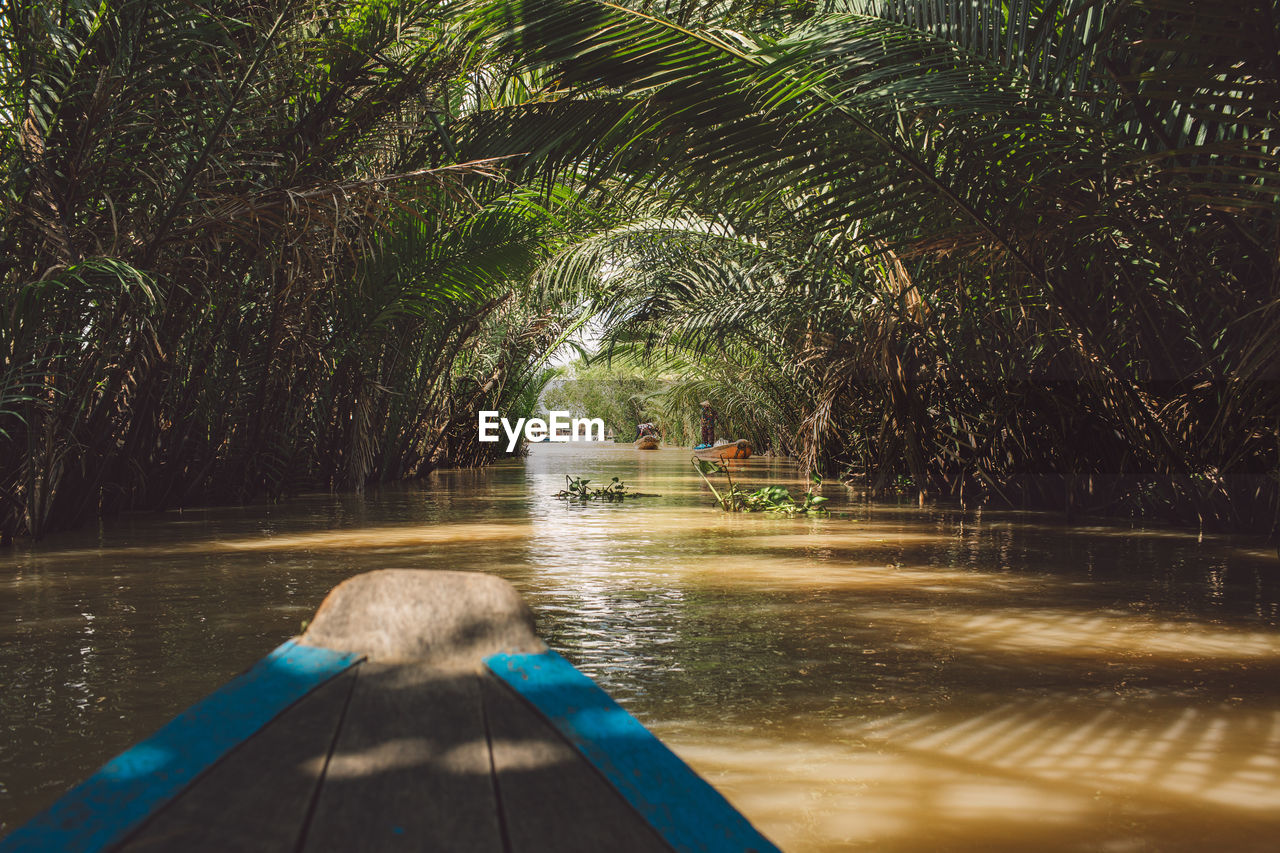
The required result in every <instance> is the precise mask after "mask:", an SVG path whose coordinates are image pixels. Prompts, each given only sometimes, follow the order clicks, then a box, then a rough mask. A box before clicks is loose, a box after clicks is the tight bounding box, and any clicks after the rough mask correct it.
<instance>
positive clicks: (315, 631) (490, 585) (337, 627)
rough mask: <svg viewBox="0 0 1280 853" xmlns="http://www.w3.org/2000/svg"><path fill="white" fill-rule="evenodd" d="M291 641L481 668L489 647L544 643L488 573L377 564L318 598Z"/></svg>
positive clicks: (380, 657) (508, 589)
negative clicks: (299, 633) (313, 613)
mask: <svg viewBox="0 0 1280 853" xmlns="http://www.w3.org/2000/svg"><path fill="white" fill-rule="evenodd" d="M299 642H301V643H303V644H305V645H313V646H321V647H323V648H326V649H337V650H340V651H348V652H357V653H359V654H362V655H365V656H366V657H368V659H369V660H370V661H373V662H376V663H381V662H390V661H415V662H421V663H432V664H435V665H436V666H440V667H446V666H447V667H470V668H472V669H473V670H479V669H481V668H482V667H481V660H482V659H483V658H484V657H485V656H486V655H491V654H494V653H496V652H513V653H522V652H523V653H536V652H542V651H546V648H547V647H546V644H545V643H543V642H542V640H540V639H538V635H537V633H535V631H534V624H533V612H532V611H531V610H529V605H527V604H525V602H524V599H522V598H521V597H520V593H518V592H516V590H515V587H513V586H511V584H509V583H507V582H506V581H504V580H503V579H502V578H500V577H497V576H495V575H486V574H482V573H480V572H441V571H421V570H412V569H382V570H380V571H376V572H366V573H365V574H362V575H357V576H356V577H353V578H350V579H348V580H345V581H343V582H342V583H341V584H339V585H338V586H337V587H335V588H334V589H333V591H332V592H330V593H329V595H328V596H326V597H325V600H324V603H322V604H321V605H320V609H319V610H317V611H316V616H315V618H314V619H312V620H311V624H310V626H308V628H307V632H306V633H305V634H304V635H303V636H302V638H301V640H299Z"/></svg>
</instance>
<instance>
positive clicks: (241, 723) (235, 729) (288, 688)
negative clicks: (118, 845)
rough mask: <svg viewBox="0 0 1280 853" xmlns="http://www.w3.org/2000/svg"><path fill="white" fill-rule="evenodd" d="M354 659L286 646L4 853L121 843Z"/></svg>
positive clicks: (80, 790) (7, 843) (103, 774)
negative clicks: (268, 724) (211, 769)
mask: <svg viewBox="0 0 1280 853" xmlns="http://www.w3.org/2000/svg"><path fill="white" fill-rule="evenodd" d="M357 660H359V655H354V654H344V653H340V652H334V651H330V650H329V649H318V648H310V647H307V646H299V645H297V644H295V643H294V642H293V641H289V642H287V643H285V644H283V645H281V646H280V647H279V648H277V649H275V651H273V652H271V654H269V655H267V656H266V657H265V658H263V659H262V660H260V661H258V662H257V663H256V664H254V665H253V667H252V668H251V669H250V670H249V671H248V672H246V673H244V674H243V675H241V676H239V677H237V678H235V679H233V680H232V681H230V682H228V683H227V684H226V685H224V686H222V687H220V688H219V689H218V690H216V691H214V692H213V693H211V694H210V695H209V696H207V697H205V698H204V699H202V700H200V701H199V702H197V703H196V704H194V705H192V706H191V707H190V708H188V709H187V710H185V711H183V712H182V713H181V714H179V715H178V716H177V717H175V718H174V719H173V720H171V721H170V722H169V723H167V724H166V725H165V726H164V727H163V728H161V729H160V730H159V731H158V732H156V733H155V734H154V735H152V736H151V737H149V738H147V739H146V740H144V741H142V742H141V743H139V744H138V745H137V746H134V747H133V748H132V749H129V750H127V751H126V752H123V753H121V754H120V755H118V756H116V757H115V758H113V759H112V760H111V761H109V762H107V764H105V765H104V766H103V767H102V769H101V770H99V771H98V772H97V773H95V774H94V775H92V776H90V777H89V778H88V779H86V780H85V781H84V782H82V783H81V784H79V785H77V786H76V787H75V788H72V789H71V791H69V792H68V793H67V794H66V795H64V796H63V797H62V798H61V799H60V800H58V801H57V802H56V803H54V804H53V805H52V806H51V807H49V809H48V810H46V811H45V812H43V813H41V814H39V815H37V816H36V817H35V818H33V819H32V820H31V821H29V822H28V823H26V824H24V825H23V826H21V827H19V828H18V829H16V830H14V831H13V832H12V833H11V834H10V835H8V836H7V837H6V838H4V839H3V840H2V841H0V851H3V853H19V851H21V852H22V853H28V852H29V853H35V852H36V851H49V850H58V851H67V853H73V851H97V850H102V849H104V848H105V847H107V846H108V845H110V844H113V843H115V842H118V841H120V840H121V839H122V838H124V837H125V836H126V835H127V834H128V833H129V832H131V831H132V830H133V829H135V828H136V827H137V826H138V825H139V824H141V823H142V822H143V821H144V820H145V819H146V818H147V817H148V816H149V815H151V814H152V813H153V812H155V810H156V809H157V808H159V807H160V806H162V805H164V804H165V803H167V802H169V801H170V800H172V799H173V798H174V796H176V795H177V794H178V792H179V791H181V790H182V789H183V788H185V787H186V786H187V785H189V784H190V783H191V782H192V781H193V780H194V779H195V778H196V777H197V776H199V775H200V774H201V773H203V772H204V771H206V770H208V769H209V768H210V767H211V766H213V764H214V763H216V762H217V761H218V760H219V759H221V758H222V757H223V756H224V755H226V754H227V753H228V752H230V751H231V750H232V749H234V748H235V747H236V746H237V745H238V744H240V743H241V742H243V741H244V740H245V739H246V738H248V737H250V736H251V735H252V734H253V733H254V732H256V731H258V730H259V729H261V728H262V727H263V726H264V725H266V724H267V723H268V722H270V721H271V720H272V719H273V718H275V717H276V716H277V715H279V714H280V712H281V711H283V710H285V709H286V708H288V707H289V706H290V705H292V704H293V703H294V702H297V701H298V700H299V699H301V698H302V697H303V696H305V695H306V694H307V693H309V692H311V691H312V690H314V689H315V688H316V687H317V686H319V685H320V684H323V683H324V682H326V681H328V680H329V679H331V678H333V677H334V676H336V675H338V674H339V673H341V672H342V671H343V670H345V669H347V668H348V667H350V666H351V665H352V664H354V663H355V662H356V661H357Z"/></svg>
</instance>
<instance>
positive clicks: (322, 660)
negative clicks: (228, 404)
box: [0, 571, 775, 853]
mask: <svg viewBox="0 0 1280 853" xmlns="http://www.w3.org/2000/svg"><path fill="white" fill-rule="evenodd" d="M460 596H461V597H463V598H466V599H467V602H468V605H469V607H468V608H463V609H459V608H456V607H451V605H450V602H451V601H452V602H455V603H456V601H457V599H458V598H459V597H460ZM477 604H479V605H482V606H481V608H480V609H481V610H483V613H484V615H483V618H477V612H478V611H477V609H476V606H477ZM424 612H425V613H427V614H428V615H431V616H434V618H433V619H428V620H426V621H423V620H422V619H421V618H420V617H421V616H422V615H423V614H424ZM459 614H463V615H461V616H460V615H459ZM773 849H775V848H773V846H772V845H771V844H770V843H769V842H768V841H767V840H765V839H764V838H763V836H761V835H760V834H759V833H758V832H757V831H756V830H755V829H754V828H753V827H751V825H750V824H749V823H748V822H747V821H746V820H745V818H743V817H742V816H741V815H739V814H738V813H737V812H736V811H734V810H733V808H732V807H731V806H730V805H729V804H728V803H727V802H726V801H725V800H724V799H723V797H721V796H720V794H718V793H717V792H716V791H715V790H714V789H713V788H711V786H709V785H708V784H707V783H706V782H705V781H703V780H702V779H701V778H699V777H698V776H697V775H696V774H694V773H693V771H692V770H690V769H689V768H688V767H687V766H686V765H685V764H684V763H683V762H681V761H680V759H679V758H677V757H676V756H675V755H674V754H673V753H671V752H670V751H669V750H668V749H667V748H666V747H665V746H663V745H662V744H661V742H659V741H658V740H656V739H655V738H654V737H653V736H652V735H651V734H649V732H648V731H647V730H645V729H644V727H643V726H641V725H640V723H639V722H637V721H636V720H635V718H634V717H632V716H631V715H629V714H627V713H626V711H624V710H623V709H621V708H620V707H618V706H617V705H616V703H614V702H613V700H612V699H610V698H609V697H608V695H607V694H605V693H604V692H603V691H602V690H600V688H599V687H597V686H596V685H595V684H594V682H592V681H591V680H590V679H589V678H587V677H586V676H584V675H582V674H581V673H580V672H578V671H577V670H576V669H574V667H573V666H572V665H571V664H569V663H568V661H566V660H564V658H562V657H560V656H559V655H558V654H556V653H555V652H553V651H549V650H547V649H546V647H545V645H543V644H542V642H541V641H540V640H539V639H537V637H536V635H535V634H534V633H533V630H532V617H531V615H530V614H529V613H528V610H527V608H526V607H525V606H524V604H523V602H522V601H520V600H519V596H518V595H517V594H516V593H515V592H514V590H512V589H511V588H510V587H509V586H508V585H507V584H505V582H503V581H500V580H498V579H497V578H493V577H491V576H487V575H467V574H464V573H453V572H404V571H397V572H373V573H370V574H369V575H362V576H360V577H357V578H354V579H352V580H351V581H348V582H347V583H345V584H343V585H342V586H340V587H339V588H338V589H337V590H335V591H334V592H333V593H331V594H330V597H329V598H328V599H326V602H325V604H324V605H322V607H321V609H320V611H319V612H318V613H317V615H316V619H315V621H314V623H313V624H312V626H311V628H310V629H309V630H308V632H307V633H306V635H304V636H303V637H302V638H301V639H300V640H299V641H296V642H295V641H290V642H289V643H286V644H285V645H283V646H281V647H280V648H279V649H277V650H276V651H275V652H273V653H272V654H271V655H269V656H268V657H266V658H264V659H263V660H262V661H260V662H259V663H258V664H257V665H255V666H254V667H253V669H251V670H250V671H249V672H247V673H245V674H244V675H242V676H240V677H239V678H237V679H235V680H234V681H232V682H231V683H229V684H228V685H226V686H225V687H223V688H222V689H220V690H219V691H217V692H215V693H214V694H212V695H210V696H209V697H207V698H206V699H205V700H203V701H202V702H200V703H198V704H197V705H196V706H193V707H192V708H191V709H189V710H188V711H187V712H185V713H184V714H183V715H180V716H179V717H178V718H176V719H175V720H173V721H172V722H171V723H169V724H168V725H167V726H166V727H165V728H164V729H162V730H161V731H160V732H158V733H157V734H156V735H155V736H153V737H152V738H150V739H148V740H146V741H144V742H142V743H141V744H139V745H138V746H136V747H134V748H133V749H131V750H129V751H128V752H126V753H124V754H122V755H121V756H119V757H117V758H116V759H114V760H113V761H112V762H110V763H109V764H108V765H106V766H105V767H104V768H103V769H102V770H101V771H99V772H98V773H97V774H95V775H94V776H93V777H91V778H90V779H89V780H87V781H86V782H85V783H82V784H81V785H80V786H79V787H77V788H75V789H73V790H72V791H71V792H70V793H69V794H68V795H67V796H66V797H64V798H63V799H62V800H60V801H59V802H58V803H57V804H55V805H54V807H53V808H51V809H50V810H49V811H48V812H46V813H45V814H44V815H41V816H40V817H38V818H36V819H35V820H33V821H32V822H31V823H29V824H27V825H26V826H24V827H21V828H19V829H18V830H17V831H15V832H14V833H13V834H12V835H10V836H9V837H8V838H6V839H3V840H0V851H5V853H11V851H17V850H23V851H25V850H41V851H49V850H111V851H130V853H135V851H159V850H182V851H214V850H217V851H228V850H236V851H384V850H387V851H390V850H451V851H452V850H456V851H476V852H477V853H483V851H494V852H495V853H498V851H502V852H503V853H512V852H514V851H584V853H586V851H622V853H631V851H636V853H640V851H671V850H708V851H729V850H735V851H746V850H758V851H766V850H773Z"/></svg>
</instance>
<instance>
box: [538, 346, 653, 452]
mask: <svg viewBox="0 0 1280 853" xmlns="http://www.w3.org/2000/svg"><path fill="white" fill-rule="evenodd" d="M664 387H665V383H664V382H663V381H662V380H660V379H657V378H654V377H653V376H652V375H650V372H648V371H642V370H641V369H639V368H636V367H631V366H630V365H628V364H625V363H623V362H615V363H611V364H591V363H589V362H588V361H587V360H586V359H579V360H578V361H576V362H574V363H573V364H570V365H568V366H567V367H566V368H565V369H564V372H563V374H562V375H560V376H558V377H557V378H556V379H553V380H552V381H551V382H550V383H548V385H547V389H546V392H545V393H544V394H543V397H542V404H543V407H544V408H545V409H546V410H547V411H552V410H559V411H567V412H572V413H573V414H574V416H576V417H592V418H600V419H601V420H603V421H604V428H605V433H606V434H612V435H614V436H616V438H617V440H618V441H627V440H629V439H632V438H634V437H635V432H636V425H637V424H641V423H645V422H649V421H653V420H654V417H653V416H652V415H651V414H650V413H649V400H650V398H651V397H653V395H655V394H657V393H658V392H660V391H661V390H662V389H663V388H664Z"/></svg>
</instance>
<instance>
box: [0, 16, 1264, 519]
mask: <svg viewBox="0 0 1280 853" xmlns="http://www.w3.org/2000/svg"><path fill="white" fill-rule="evenodd" d="M1278 26H1280V23H1278V22H1277V20H1276V16H1275V14H1274V10H1273V8H1272V5H1271V4H1270V3H1266V2H1258V0H1225V2H1223V3H1220V4H1214V5H1213V6H1212V7H1209V6H1207V5H1205V4H1198V3H1192V2H1190V0H1133V2H1125V3H1119V2H1102V0H1013V2H1006V3H999V2H987V1H986V0H979V2H973V3H966V4H953V3H947V2H939V0H906V2H880V0H843V2H825V1H824V2H798V0H795V2H786V1H785V0H772V2H763V3H760V2H752V3H738V2H732V0H731V1H730V2H723V3H701V4H700V3H684V2H681V3H676V2H670V3H664V2H635V3H622V4H617V5H615V4H608V3H603V2H597V0H554V2H553V1H552V0H523V2H492V3H486V2H464V3H456V4H449V3H445V4H441V3H422V2H416V0H375V1H374V2H359V3H357V2H336V1H335V2H316V1H315V0H305V2H283V0H262V2H255V3H230V4H226V3H219V4H213V3H201V2H194V3H193V2H178V0H146V2H144V0H107V2H101V3H100V2H94V3H88V2H76V0H72V2H68V3H65V4H62V5H61V6H59V7H58V8H57V9H50V8H48V7H47V5H46V4H43V3H37V2H33V0H17V2H14V3H10V4H8V6H6V8H5V9H4V10H3V12H0V46H2V49H3V57H2V58H0V64H2V65H0V86H3V92H2V94H0V97H2V98H3V104H2V105H0V119H2V120H3V124H4V128H3V142H2V143H0V145H2V146H3V147H2V148H0V180H2V181H3V185H4V188H5V193H4V196H3V205H4V210H3V223H4V224H3V234H2V235H0V240H3V252H0V292H2V293H3V311H2V312H0V534H2V535H12V534H15V533H16V534H24V533H25V534H37V535H38V534H40V533H42V532H45V531H48V530H53V529H57V528H59V527H65V526H69V525H72V524H76V523H79V522H81V521H83V520H84V519H86V518H89V517H92V516H93V515H94V514H95V513H99V512H113V511H117V510H121V509H129V508H145V507H163V506H170V505H181V504H186V503H198V502H214V501H217V502H226V501H246V500H253V499H256V498H262V497H271V496H275V495H279V494H282V493H285V492H288V491H291V490H296V489H301V488H314V487H330V488H361V487H364V486H365V485H367V484H369V483H373V482H379V481H384V480H391V479H397V478H403V477H409V476H415V475H418V474H421V473H423V472H424V471H426V470H429V469H430V468H431V467H432V466H435V465H452V464H480V463H483V462H484V461H486V460H487V459H488V458H489V456H488V454H489V452H490V451H489V449H488V447H489V446H481V445H479V444H477V443H476V442H475V430H474V423H473V421H474V413H475V410H476V409H478V408H488V409H499V410H512V411H515V410H517V409H520V407H522V406H523V407H525V409H523V410H526V411H532V408H533V406H534V404H535V401H536V399H537V397H538V394H539V393H540V391H541V390H542V387H543V384H544V383H545V380H546V379H547V378H548V374H547V373H546V372H545V371H544V369H543V364H544V359H545V356H546V355H547V354H548V353H549V352H550V351H551V350H553V349H554V348H555V347H556V346H557V345H559V344H560V343H561V342H562V341H563V340H564V338H565V336H566V335H567V334H568V333H569V332H570V331H571V330H572V329H573V328H575V327H576V326H577V325H579V324H580V323H582V322H583V321H584V319H585V318H587V317H591V316H595V317H597V319H598V322H600V323H602V324H603V328H604V329H605V330H606V331H605V339H604V347H605V355H606V356H608V355H609V354H615V355H620V354H625V355H626V356H627V357H628V358H630V359H631V360H632V363H634V364H640V365H648V369H650V370H652V371H653V374H652V375H657V374H658V373H659V371H661V372H663V373H664V374H666V375H670V376H671V377H672V378H673V384H672V385H671V387H670V388H669V389H667V390H666V391H665V392H664V394H663V396H662V397H661V398H652V399H651V400H650V402H649V403H646V407H648V411H649V412H656V411H660V410H661V408H660V407H662V406H666V407H668V408H667V409H666V411H669V412H670V414H671V415H672V417H673V420H674V419H675V418H676V416H677V415H678V414H679V412H680V411H681V410H682V407H685V406H687V405H688V404H689V403H690V402H691V401H696V400H697V399H701V398H709V399H711V400H712V401H713V403H714V404H715V405H716V407H717V408H718V409H719V410H721V411H722V412H724V413H725V414H726V416H727V417H728V418H730V419H731V420H733V421H734V422H735V423H740V424H744V425H745V426H744V427H743V429H744V431H750V433H751V434H745V435H742V436H740V437H745V438H749V439H751V440H752V442H753V443H754V444H755V445H756V446H757V447H759V448H762V449H763V448H765V447H771V448H773V449H775V450H777V451H778V452H782V453H788V454H792V455H795V456H796V457H797V458H798V459H800V460H801V461H802V462H803V463H804V465H805V466H806V467H808V468H809V469H811V470H815V471H823V472H826V473H829V474H844V475H845V476H847V477H855V478H858V481H859V482H861V483H864V484H865V485H866V486H867V487H868V488H871V489H873V490H881V489H884V488H887V487H889V486H890V485H892V484H894V483H898V482H901V481H902V479H903V478H904V477H905V478H909V479H910V481H911V482H912V483H913V484H914V487H915V488H916V489H918V490H919V491H920V492H921V493H922V494H923V495H929V496H939V497H944V498H957V499H960V500H962V501H977V500H983V501H996V502H1001V503H1006V504H1013V505H1027V506H1047V507H1056V508H1066V509H1068V510H1069V511H1079V512H1091V513H1104V514H1136V513H1141V514H1146V515H1158V516H1160V517H1162V518H1169V519H1173V520H1177V521H1183V522H1191V523H1197V522H1198V523H1201V524H1205V525H1216V526H1222V527H1234V528H1241V529H1251V530H1259V531H1267V530H1275V528H1276V526H1277V521H1278V520H1280V500H1278V497H1280V464H1278V453H1280V383H1278V381H1277V380H1278V379H1280V376H1278V375H1277V371H1280V352H1277V348H1278V347H1280V305H1278V304H1277V295H1278V293H1280V257H1278V256H1277V252H1276V249H1275V247H1276V246H1277V245H1280V217H1278V216H1277V201H1278V200H1277V192H1278V191H1280V173H1278V169H1277V162H1278V161H1277V150H1276V145H1277V142H1276V134H1277V132H1280V127H1277V122H1278V121H1280V120H1278V119H1277V115H1278V114H1280V63H1277V61H1276V56H1277V50H1276V45H1277V43H1280V32H1278V30H1277V27H1278ZM673 365H674V366H675V367H674V368H673ZM672 371H674V372H672ZM593 414H594V413H593ZM735 437H739V436H735Z"/></svg>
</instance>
